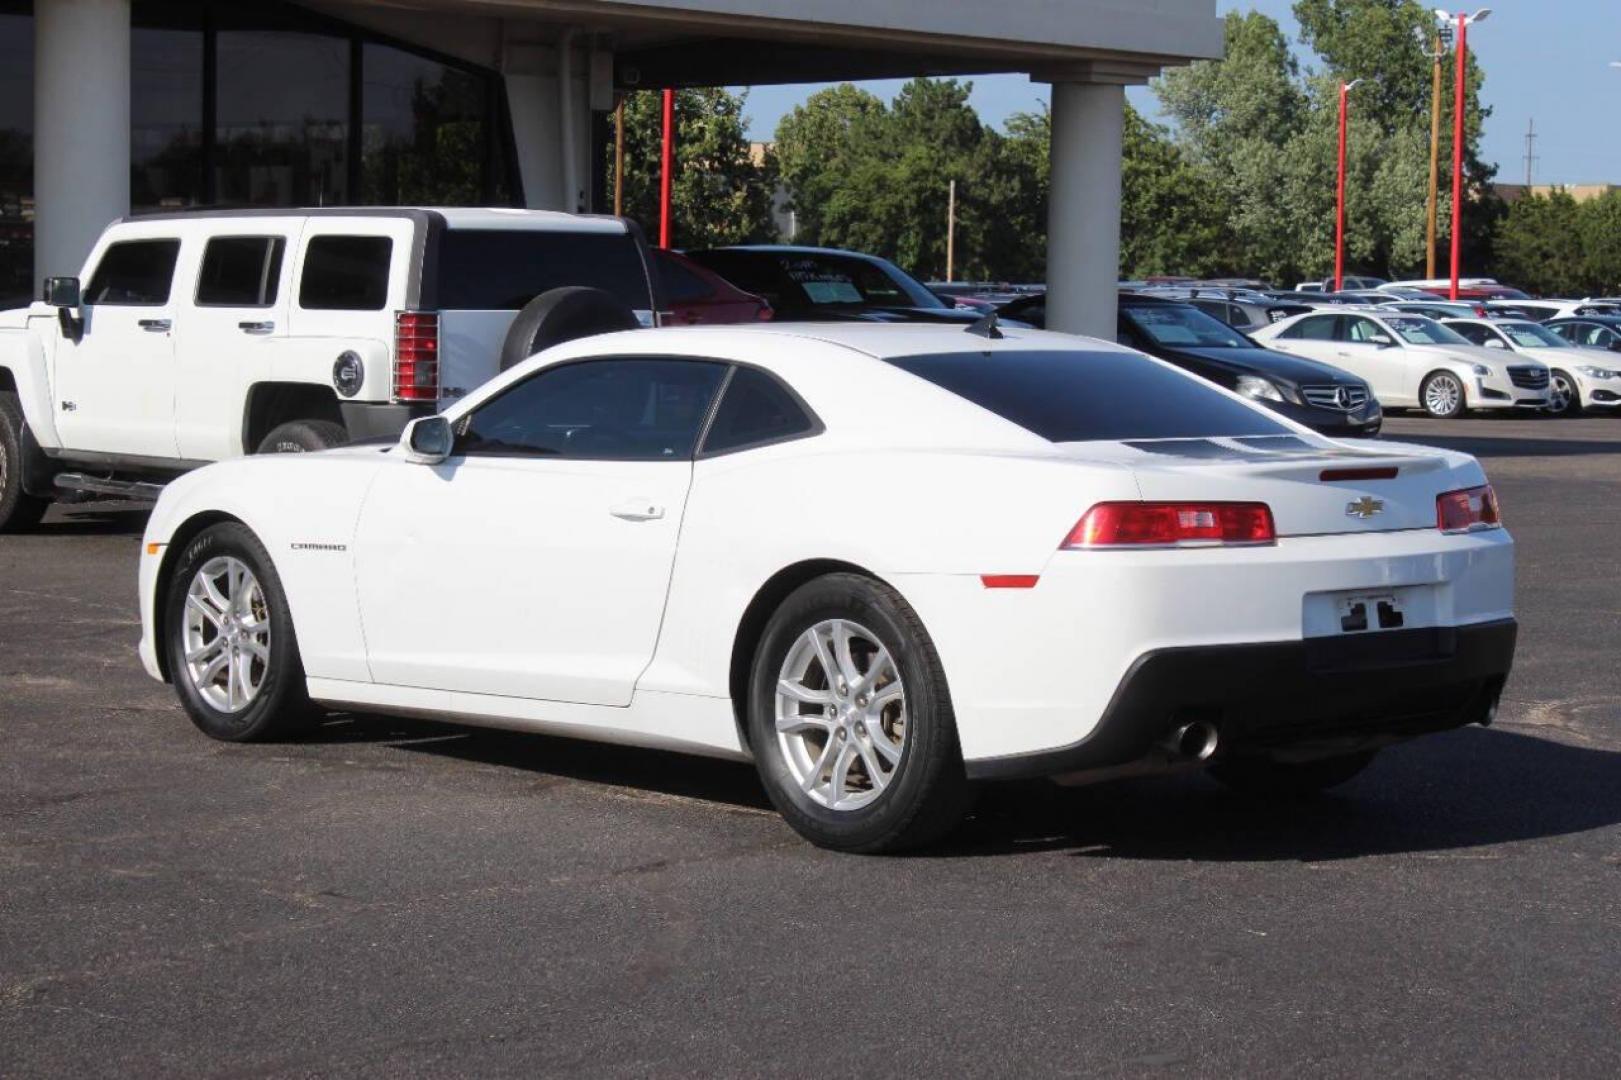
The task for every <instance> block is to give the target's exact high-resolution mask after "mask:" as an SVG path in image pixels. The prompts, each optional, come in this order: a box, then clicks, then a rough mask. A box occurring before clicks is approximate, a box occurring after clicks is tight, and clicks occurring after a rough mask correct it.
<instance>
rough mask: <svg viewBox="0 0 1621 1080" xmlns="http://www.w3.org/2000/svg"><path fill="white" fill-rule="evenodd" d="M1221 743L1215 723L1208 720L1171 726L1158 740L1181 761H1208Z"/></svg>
mask: <svg viewBox="0 0 1621 1080" xmlns="http://www.w3.org/2000/svg"><path fill="white" fill-rule="evenodd" d="M1220 744H1221V735H1220V733H1219V732H1218V731H1217V730H1216V725H1215V724H1212V723H1210V722H1209V721H1208V720H1195V721H1193V723H1191V724H1183V725H1182V726H1181V727H1178V728H1172V729H1171V731H1170V732H1169V733H1167V734H1166V736H1165V737H1164V738H1163V739H1161V740H1160V746H1162V747H1163V748H1164V749H1165V750H1166V752H1168V753H1169V754H1170V755H1171V756H1172V757H1174V758H1178V759H1181V760H1183V761H1209V760H1210V759H1211V757H1213V756H1214V755H1215V753H1216V748H1217V747H1218V746H1219V745H1220Z"/></svg>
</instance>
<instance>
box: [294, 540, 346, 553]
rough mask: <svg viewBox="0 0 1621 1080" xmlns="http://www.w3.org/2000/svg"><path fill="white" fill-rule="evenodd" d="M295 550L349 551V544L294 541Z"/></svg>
mask: <svg viewBox="0 0 1621 1080" xmlns="http://www.w3.org/2000/svg"><path fill="white" fill-rule="evenodd" d="M292 547H293V550H294V551H348V550H349V545H348V544H313V543H306V542H303V541H294V542H293V545H292Z"/></svg>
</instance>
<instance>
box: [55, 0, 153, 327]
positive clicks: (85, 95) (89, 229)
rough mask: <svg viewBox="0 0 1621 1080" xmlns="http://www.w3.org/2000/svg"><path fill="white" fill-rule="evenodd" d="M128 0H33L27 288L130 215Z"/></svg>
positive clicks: (64, 269) (68, 264)
mask: <svg viewBox="0 0 1621 1080" xmlns="http://www.w3.org/2000/svg"><path fill="white" fill-rule="evenodd" d="M129 4H130V0H34V199H35V212H34V279H35V281H34V287H35V290H36V293H35V294H36V295H38V292H37V290H38V289H39V287H40V284H41V282H42V281H43V279H44V278H46V277H49V276H53V275H60V274H77V273H78V272H79V270H80V268H81V267H82V266H83V264H84V259H85V256H86V255H88V254H89V253H90V248H91V247H92V246H93V245H94V244H95V242H96V238H97V237H98V236H100V235H101V230H102V229H103V228H104V227H105V226H106V225H107V223H108V222H109V221H112V220H113V219H114V218H117V217H122V216H123V215H125V214H127V213H129V125H130V111H129V75H130V65H129V42H130V30H129Z"/></svg>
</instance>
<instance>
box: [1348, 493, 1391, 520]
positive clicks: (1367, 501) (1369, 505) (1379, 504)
mask: <svg viewBox="0 0 1621 1080" xmlns="http://www.w3.org/2000/svg"><path fill="white" fill-rule="evenodd" d="M1384 509H1385V504H1384V500H1382V499H1375V498H1374V497H1373V496H1372V495H1364V496H1362V498H1360V499H1358V500H1356V501H1355V502H1351V503H1346V504H1345V513H1346V514H1347V515H1348V516H1350V517H1354V518H1362V519H1363V520H1367V519H1368V518H1371V517H1372V516H1373V515H1375V514H1380V513H1383V512H1384Z"/></svg>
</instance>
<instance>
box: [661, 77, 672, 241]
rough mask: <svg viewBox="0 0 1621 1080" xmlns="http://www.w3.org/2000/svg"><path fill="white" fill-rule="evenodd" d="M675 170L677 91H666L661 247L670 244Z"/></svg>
mask: <svg viewBox="0 0 1621 1080" xmlns="http://www.w3.org/2000/svg"><path fill="white" fill-rule="evenodd" d="M674 171H675V91H674V90H666V91H664V149H663V152H662V153H661V155H660V157H659V247H661V248H667V247H669V246H670V180H671V174H672V173H673V172H674Z"/></svg>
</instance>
